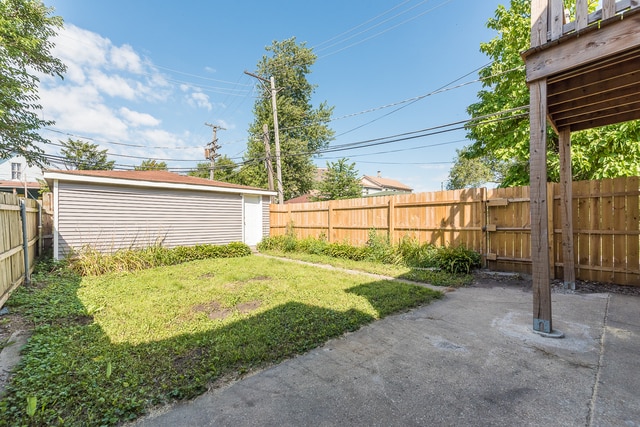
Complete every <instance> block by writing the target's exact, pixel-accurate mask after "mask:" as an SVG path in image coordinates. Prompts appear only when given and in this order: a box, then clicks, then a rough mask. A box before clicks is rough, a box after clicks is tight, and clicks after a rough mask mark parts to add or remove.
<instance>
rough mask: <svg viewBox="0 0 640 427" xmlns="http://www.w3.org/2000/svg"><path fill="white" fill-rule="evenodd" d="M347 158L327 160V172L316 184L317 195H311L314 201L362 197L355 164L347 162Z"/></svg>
mask: <svg viewBox="0 0 640 427" xmlns="http://www.w3.org/2000/svg"><path fill="white" fill-rule="evenodd" d="M347 160H348V159H345V158H342V159H340V160H338V161H337V162H327V172H326V173H325V174H324V178H323V179H322V181H320V183H319V184H318V195H317V196H315V197H312V199H313V200H314V201H323V200H340V199H353V198H357V197H362V184H361V183H360V180H359V179H358V171H357V170H356V164H355V163H351V164H348V163H347Z"/></svg>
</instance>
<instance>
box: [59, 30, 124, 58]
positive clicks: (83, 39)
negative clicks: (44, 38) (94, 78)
mask: <svg viewBox="0 0 640 427" xmlns="http://www.w3.org/2000/svg"><path fill="white" fill-rule="evenodd" d="M55 43H56V47H55V49H54V50H53V54H54V55H55V56H56V57H58V58H59V59H60V60H61V61H62V62H64V63H65V64H67V65H69V64H77V65H79V66H86V65H90V66H92V67H100V66H103V65H105V64H107V53H108V51H109V47H110V46H111V41H110V40H109V39H107V38H104V37H102V36H100V35H98V34H96V33H93V32H91V31H87V30H83V29H82V28H78V27H76V26H75V25H72V24H66V25H65V27H64V28H63V29H62V30H61V31H60V32H59V34H58V36H56V38H55Z"/></svg>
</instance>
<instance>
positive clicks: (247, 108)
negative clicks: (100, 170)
mask: <svg viewBox="0 0 640 427" xmlns="http://www.w3.org/2000/svg"><path fill="white" fill-rule="evenodd" d="M44 3H45V5H47V6H49V7H53V8H54V9H55V11H54V14H55V15H59V16H61V17H62V18H63V19H64V22H65V26H64V29H62V30H61V31H60V32H59V34H58V36H57V37H56V38H55V39H54V41H55V43H56V48H55V49H54V51H53V54H54V55H55V56H57V57H58V58H60V59H61V60H62V61H63V62H64V63H65V64H66V65H67V68H68V69H67V73H66V74H65V76H64V79H63V80H61V79H59V78H57V77H56V78H53V77H48V76H47V77H43V78H41V86H40V98H41V100H40V101H41V104H42V106H43V110H42V117H43V118H44V119H46V120H54V121H55V122H56V123H55V125H52V126H50V127H48V128H46V129H44V130H43V131H42V133H43V135H44V136H45V137H46V138H48V139H49V140H50V141H51V142H52V144H51V145H47V146H46V147H44V148H45V150H46V151H47V153H49V154H53V155H58V154H59V153H60V146H59V144H60V141H65V140H67V139H68V138H71V139H81V140H84V141H89V142H92V143H95V144H98V145H99V146H100V148H101V149H107V150H108V153H109V159H110V160H115V162H116V168H117V169H131V168H132V167H133V166H135V165H139V164H140V163H141V162H142V161H143V160H145V159H150V158H151V159H158V161H165V162H166V163H167V164H168V166H169V168H170V170H173V171H176V172H180V173H185V172H186V171H187V170H189V169H191V168H194V167H195V166H196V164H197V163H198V162H204V161H206V160H205V158H204V148H205V146H206V145H207V143H209V142H210V141H211V139H212V129H211V128H210V127H208V126H206V125H205V123H210V124H214V125H217V126H220V127H222V128H224V129H225V130H219V131H218V133H217V136H218V144H219V145H220V146H221V148H220V150H219V151H218V152H219V153H220V154H223V155H227V156H229V157H231V158H232V159H234V160H235V161H241V160H242V156H243V154H244V152H245V150H246V146H247V138H248V133H247V129H248V127H249V125H250V124H251V123H252V122H253V114H252V109H253V105H254V103H255V101H256V99H258V98H259V97H261V96H263V95H264V92H263V91H262V90H260V88H259V87H258V84H259V83H258V81H257V80H256V79H255V78H253V77H251V76H248V75H246V74H245V73H244V71H245V70H246V71H250V72H253V71H255V68H256V64H257V63H258V62H259V61H260V59H261V58H262V57H263V56H264V55H266V54H267V52H266V50H265V47H266V46H270V45H271V44H272V42H273V41H274V40H278V41H281V40H284V39H288V38H290V37H295V38H296V41H297V42H298V43H305V45H306V46H307V47H310V48H312V49H313V52H314V53H315V54H316V55H317V60H316V63H315V64H314V65H313V66H312V68H311V71H312V72H311V73H310V74H309V75H308V76H307V79H308V80H309V81H310V82H311V83H312V84H314V85H316V86H317V87H316V90H315V93H314V95H313V98H312V103H313V105H314V106H316V107H317V106H318V105H319V104H320V103H321V102H323V101H326V102H327V104H328V105H330V106H333V107H334V111H333V119H332V121H331V122H330V123H329V126H330V127H331V128H332V129H333V130H334V132H335V138H334V140H332V141H331V142H330V144H329V147H335V146H340V145H343V144H350V143H357V142H363V141H369V140H373V139H378V138H386V139H383V140H381V142H384V143H383V144H379V145H373V146H371V145H369V146H368V147H364V148H359V149H351V150H343V151H337V152H329V153H324V154H322V155H320V156H318V157H315V158H314V162H315V163H316V165H317V166H319V167H326V165H327V162H335V161H337V160H338V159H340V158H347V159H349V162H355V164H356V169H357V170H358V172H359V175H371V176H375V175H376V174H377V173H378V171H380V174H381V176H383V177H385V178H391V179H395V180H398V181H400V182H402V183H404V184H406V185H409V186H410V187H412V188H413V189H414V191H415V192H424V191H438V190H440V189H441V188H442V187H443V185H446V181H447V177H448V172H449V169H450V168H451V166H452V161H453V160H454V158H455V156H456V149H460V148H462V147H464V146H465V145H467V144H469V142H470V141H468V140H466V139H465V132H464V130H457V131H449V132H444V133H436V134H433V135H430V136H421V135H423V134H424V133H433V132H432V131H429V130H428V129H431V128H434V127H438V126H441V125H445V124H450V123H455V122H460V121H464V120H465V119H467V118H468V114H467V113H466V109H467V107H468V105H470V104H472V103H474V102H476V101H477V92H478V91H479V90H480V89H481V88H482V86H481V84H480V83H479V82H477V81H475V80H476V79H477V77H478V74H477V70H478V69H479V68H481V67H482V66H485V65H487V64H488V63H489V59H488V58H487V57H486V56H485V55H484V54H482V53H481V52H480V43H482V42H487V41H489V40H491V39H492V38H494V37H496V35H497V34H496V33H495V32H494V31H492V30H489V29H487V28H486V22H487V20H488V19H489V18H491V17H493V16H494V13H495V10H496V8H497V6H498V4H505V5H508V1H506V0H504V1H499V0H482V1H477V0H350V1H344V0H341V1H338V0H323V1H314V2H300V1H292V0H274V1H271V2H264V1H254V0H250V1H224V2H212V1H193V0H185V1H182V2H174V1H169V2H164V1H163V2H159V1H150V0H137V1H130V0H126V1H124V0H110V1H100V2H98V1H86V0H44ZM276 85H277V82H276ZM442 88H445V90H444V91H441V92H438V93H435V94H432V93H433V92H436V91H438V90H440V89H442ZM453 127H456V126H453ZM458 127H459V126H458ZM446 129H450V128H446ZM425 130H426V131H425ZM416 131H422V132H418V133H412V132H416ZM403 134H407V135H404V136H400V137H394V136H396V135H403ZM406 136H412V138H410V139H406V138H405V137H406ZM398 139H400V140H398ZM394 140H398V141H394ZM389 141H392V142H389Z"/></svg>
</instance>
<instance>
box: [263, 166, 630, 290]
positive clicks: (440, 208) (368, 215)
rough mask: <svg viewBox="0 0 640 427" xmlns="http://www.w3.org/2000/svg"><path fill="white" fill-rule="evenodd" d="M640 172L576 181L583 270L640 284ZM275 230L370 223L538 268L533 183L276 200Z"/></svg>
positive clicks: (553, 258)
mask: <svg viewBox="0 0 640 427" xmlns="http://www.w3.org/2000/svg"><path fill="white" fill-rule="evenodd" d="M638 182H639V181H638V177H629V178H616V179H607V180H602V181H579V182H574V183H573V199H572V204H573V245H574V256H575V266H576V278H578V279H582V280H593V281H600V282H610V283H618V284H625V285H635V286H640V259H639V254H638V248H639V243H640V231H639V227H638V225H639V210H640V209H639V206H640V191H639V189H640V188H639V186H638ZM547 191H548V200H553V203H550V204H549V207H548V212H549V223H548V227H547V229H548V230H549V242H550V243H549V252H550V263H551V264H552V265H551V266H550V267H551V268H550V271H551V275H552V278H555V277H558V278H561V277H562V274H563V272H562V267H563V262H562V261H563V260H562V224H561V207H562V206H561V202H562V201H561V199H560V187H559V185H558V184H553V183H550V184H548V186H547ZM270 221H271V233H270V234H271V235H281V234H285V233H287V230H292V231H293V232H294V233H295V235H296V236H297V237H299V238H304V237H320V236H326V238H327V239H328V240H329V241H330V242H339V241H348V242H350V243H352V244H356V245H362V244H365V243H366V241H367V239H368V235H369V232H370V230H372V229H375V230H376V231H377V232H378V233H383V234H385V235H387V236H388V237H389V239H390V241H391V242H392V243H397V242H398V241H400V240H401V239H403V238H405V237H409V238H413V239H416V240H418V241H420V242H421V243H424V242H428V243H432V244H434V245H438V246H442V245H465V246H466V247H468V248H470V249H473V250H475V251H477V252H479V253H481V254H482V255H483V260H484V263H485V265H486V266H487V267H488V268H490V269H492V270H495V271H508V272H521V273H531V265H532V264H531V219H530V198H529V187H513V188H501V189H486V188H476V189H468V190H453V191H439V192H432V193H419V194H403V195H397V196H380V197H368V198H362V199H349V200H334V201H329V202H314V203H298V204H285V205H271V218H270Z"/></svg>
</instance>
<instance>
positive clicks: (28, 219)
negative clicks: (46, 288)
mask: <svg viewBox="0 0 640 427" xmlns="http://www.w3.org/2000/svg"><path fill="white" fill-rule="evenodd" d="M41 225H42V211H41V206H40V204H39V203H38V202H37V201H36V200H24V199H20V198H18V197H17V196H14V195H13V194H8V193H0V307H1V306H2V305H3V304H4V303H5V302H6V300H7V298H9V295H10V294H11V292H12V291H13V290H14V289H15V288H17V287H18V286H20V285H21V284H22V283H24V282H25V281H27V282H28V281H29V274H30V273H31V271H32V270H33V264H34V261H35V258H36V254H37V253H40V252H41V251H42V248H41V247H40V245H38V242H41V241H42V240H43V239H42V238H39V237H41V236H42V232H43V231H42V226H41Z"/></svg>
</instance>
